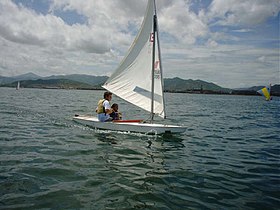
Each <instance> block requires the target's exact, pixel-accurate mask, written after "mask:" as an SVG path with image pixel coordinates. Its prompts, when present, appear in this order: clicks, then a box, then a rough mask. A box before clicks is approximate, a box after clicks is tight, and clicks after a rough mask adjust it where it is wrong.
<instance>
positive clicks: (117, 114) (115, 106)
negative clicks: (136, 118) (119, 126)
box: [110, 104, 122, 120]
mask: <svg viewBox="0 0 280 210" xmlns="http://www.w3.org/2000/svg"><path fill="white" fill-rule="evenodd" d="M111 108H112V110H113V112H112V113H111V114H110V117H112V118H113V120H121V119H122V114H121V113H120V112H119V111H118V110H119V106H118V104H113V105H112V106H111Z"/></svg>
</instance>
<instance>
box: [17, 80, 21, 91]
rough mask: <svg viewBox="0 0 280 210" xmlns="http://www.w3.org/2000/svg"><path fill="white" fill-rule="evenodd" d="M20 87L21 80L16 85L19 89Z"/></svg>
mask: <svg viewBox="0 0 280 210" xmlns="http://www.w3.org/2000/svg"><path fill="white" fill-rule="evenodd" d="M19 89H20V81H18V83H17V87H16V90H19Z"/></svg>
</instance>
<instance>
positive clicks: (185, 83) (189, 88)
mask: <svg viewBox="0 0 280 210" xmlns="http://www.w3.org/2000/svg"><path fill="white" fill-rule="evenodd" d="M164 90H165V91H168V92H201V93H206V91H208V92H209V91H210V92H223V93H228V92H230V89H226V88H222V87H220V86H218V85H216V84H214V83H209V82H205V81H202V80H192V79H188V80H184V79H181V78H178V77H175V78H172V79H165V80H164Z"/></svg>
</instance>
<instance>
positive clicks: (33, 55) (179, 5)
mask: <svg viewBox="0 0 280 210" xmlns="http://www.w3.org/2000/svg"><path fill="white" fill-rule="evenodd" d="M51 2H52V3H51V5H50V7H49V13H48V14H46V15H43V14H40V13H37V12H36V11H35V10H32V9H30V8H26V7H24V6H18V5H16V4H15V3H13V2H12V1H9V0H1V1H0V48H1V50H0V75H15V74H21V73H26V72H30V71H32V72H34V73H36V74H39V75H45V76H46V75H51V74H71V73H86V74H93V75H104V74H105V75H110V74H111V73H112V71H113V70H114V69H115V68H116V67H117V65H118V63H119V62H120V60H121V59H122V58H123V56H124V55H125V53H126V51H127V49H128V48H129V46H130V44H131V43H132V41H133V39H134V37H135V35H136V33H137V31H138V29H139V26H140V24H141V22H142V20H143V16H144V13H145V8H146V4H147V0H106V1H104V0H83V1H76V0H52V1H51ZM197 2H200V3H202V2H203V1H197ZM157 3H158V17H159V24H160V26H159V27H160V32H161V36H160V37H161V38H163V40H164V41H165V42H161V46H162V53H163V62H164V63H163V64H164V70H165V71H164V75H165V76H166V77H174V76H180V77H182V78H186V79H188V78H192V79H203V80H206V81H211V82H216V83H217V84H220V85H223V86H225V87H238V86H244V85H243V84H247V85H245V86H249V85H255V84H257V83H258V84H260V83H262V84H266V83H268V81H269V82H271V83H277V82H278V83H279V79H278V81H277V76H279V51H277V50H276V49H271V46H270V47H265V46H264V47H262V48H261V47H258V46H254V44H252V43H251V44H247V43H245V41H244V38H243V37H242V36H239V37H237V36H235V35H236V34H231V32H235V33H243V34H241V35H243V36H246V33H245V32H251V33H257V32H256V31H255V30H253V29H252V28H253V27H254V26H255V25H258V24H259V25H261V24H262V23H265V21H266V20H267V19H268V18H271V17H272V18H275V17H276V16H277V14H278V12H279V2H278V1H277V0H268V1H262V0H242V1H241V0H227V1H224V0H213V1H212V3H211V4H210V6H209V7H199V8H200V10H199V11H198V12H197V11H196V12H195V11H193V10H192V9H191V8H192V7H193V6H194V5H195V4H194V2H193V1H190V0H172V1H170V0H158V1H157ZM61 11H63V12H67V11H72V12H74V13H77V14H80V15H82V16H83V17H85V19H86V22H85V23H84V24H73V25H70V24H67V22H65V21H63V19H62V18H61V17H59V16H58V14H59V12H61ZM55 14H56V15H57V16H56V15H55ZM212 26H214V27H215V26H218V27H217V28H218V29H217V30H215V31H214V32H212V31H211V27H212ZM227 26H229V27H228V28H227ZM231 27H233V29H234V30H232V28H231ZM262 27H265V26H262ZM220 28H221V29H220ZM259 37H261V36H259ZM242 40H243V45H241V44H240V43H238V42H241V41H242ZM246 40H250V37H246ZM229 41H231V42H234V43H235V44H232V45H230V44H228V43H229ZM257 41H258V40H256V42H257ZM278 41H279V39H278ZM236 43H238V44H236ZM264 69H265V71H264ZM263 72H265V73H263Z"/></svg>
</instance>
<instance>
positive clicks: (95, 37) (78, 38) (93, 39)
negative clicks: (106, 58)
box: [0, 0, 110, 54]
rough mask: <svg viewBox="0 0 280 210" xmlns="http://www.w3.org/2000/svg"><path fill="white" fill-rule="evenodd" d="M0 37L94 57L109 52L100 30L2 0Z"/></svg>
mask: <svg viewBox="0 0 280 210" xmlns="http://www.w3.org/2000/svg"><path fill="white" fill-rule="evenodd" d="M0 36H2V37H3V38H4V39H6V40H9V41H12V42H16V43H19V44H27V45H37V46H48V47H56V48H62V49H66V50H84V51H85V52H91V53H97V54H103V53H106V52H109V51H110V43H109V42H108V41H107V40H108V39H106V38H107V37H108V35H107V34H106V33H105V32H104V30H101V28H98V27H97V28H89V27H87V26H85V25H79V24H76V25H73V26H69V25H67V24H65V22H64V21H63V20H62V19H61V18H60V17H56V16H53V15H50V14H48V15H41V14H37V13H35V12H34V11H32V10H28V9H27V8H25V7H20V6H17V5H15V4H13V3H12V2H10V1H5V0H4V1H1V2H0ZM101 40H102V41H101Z"/></svg>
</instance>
